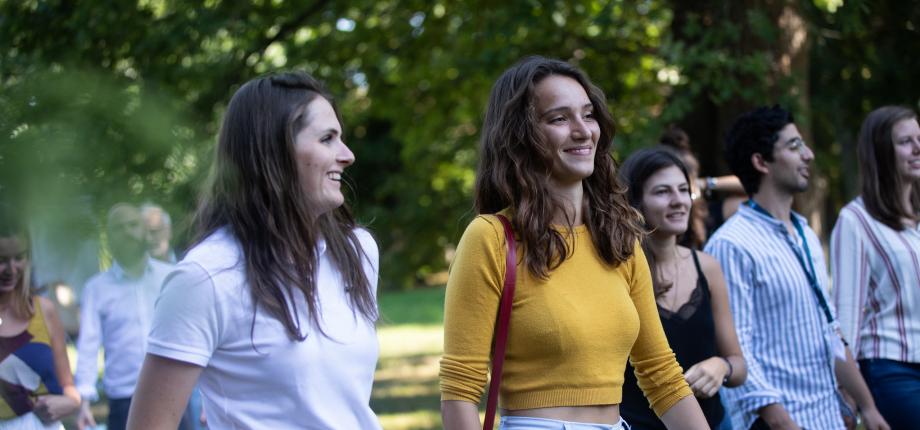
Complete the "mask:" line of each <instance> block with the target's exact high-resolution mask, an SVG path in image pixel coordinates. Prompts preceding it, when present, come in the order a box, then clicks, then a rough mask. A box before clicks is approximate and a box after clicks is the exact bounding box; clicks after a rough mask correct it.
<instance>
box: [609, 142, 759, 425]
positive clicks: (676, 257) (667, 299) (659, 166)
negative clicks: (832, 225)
mask: <svg viewBox="0 0 920 430" xmlns="http://www.w3.org/2000/svg"><path fill="white" fill-rule="evenodd" d="M620 178H621V179H622V180H623V181H624V182H625V183H626V186H627V188H628V191H627V196H628V197H629V203H630V205H632V206H633V207H635V208H636V209H638V210H639V211H640V212H641V213H642V217H643V219H644V220H645V226H646V228H647V229H648V230H649V234H648V236H646V237H645V240H644V241H643V243H642V249H643V251H644V252H645V256H646V259H647V260H648V262H649V267H650V269H651V273H652V286H653V289H654V292H655V300H656V302H657V304H658V314H659V316H660V318H661V323H662V326H663V327H664V332H665V335H666V336H667V337H668V344H669V345H671V348H672V349H673V350H674V353H675V354H676V355H677V362H678V363H679V364H680V365H681V366H682V367H683V368H684V369H687V370H686V371H685V372H684V378H685V379H686V380H687V383H688V384H690V388H692V389H693V393H694V394H695V395H696V398H697V401H698V402H699V403H700V407H701V408H702V409H703V414H705V415H706V421H708V422H709V426H710V427H711V428H713V429H716V428H719V425H720V424H721V422H722V419H723V416H724V410H723V408H722V402H721V400H720V398H719V388H720V387H722V386H723V385H725V386H729V387H734V386H738V385H740V384H742V383H743V382H744V380H745V377H746V375H747V367H746V366H745V363H744V357H742V355H741V347H740V346H739V345H738V337H737V335H736V334H735V325H734V323H733V322H732V315H731V311H730V310H729V307H728V293H727V291H726V289H725V278H724V277H723V276H722V269H721V268H720V267H719V263H718V262H717V261H716V260H715V259H714V258H712V257H711V256H709V255H707V254H705V253H702V252H698V251H696V250H694V249H692V248H687V247H684V246H680V245H678V238H679V237H680V236H682V235H684V234H685V233H687V225H688V220H689V219H690V212H691V209H690V208H691V204H692V203H691V197H690V190H691V186H690V181H691V180H692V176H690V174H689V172H688V170H687V168H686V167H684V165H683V162H682V161H681V159H680V158H679V155H677V153H675V152H674V151H673V150H671V149H669V148H665V147H657V148H648V149H641V150H639V151H636V152H635V153H633V154H632V155H630V156H629V158H627V159H626V161H625V162H624V163H623V165H622V167H621V168H620ZM625 377H626V382H625V383H624V384H623V403H621V404H620V412H621V414H622V415H623V417H625V418H626V420H627V421H628V422H629V423H631V425H632V426H633V427H634V428H637V429H664V428H665V427H664V424H662V422H661V421H660V420H659V419H658V417H656V416H655V414H654V412H653V411H652V410H651V409H649V407H648V402H647V401H646V400H645V397H644V396H643V395H642V391H641V390H640V389H639V385H638V383H637V381H636V377H635V376H634V374H633V368H632V366H627V369H626V376H625Z"/></svg>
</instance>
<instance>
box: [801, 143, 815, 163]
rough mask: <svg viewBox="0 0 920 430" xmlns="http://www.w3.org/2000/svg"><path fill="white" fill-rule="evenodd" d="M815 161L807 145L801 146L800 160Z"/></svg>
mask: <svg viewBox="0 0 920 430" xmlns="http://www.w3.org/2000/svg"><path fill="white" fill-rule="evenodd" d="M814 159H815V153H814V151H812V150H811V147H809V146H808V145H802V160H805V161H812V160H814Z"/></svg>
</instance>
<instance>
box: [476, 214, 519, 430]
mask: <svg viewBox="0 0 920 430" xmlns="http://www.w3.org/2000/svg"><path fill="white" fill-rule="evenodd" d="M496 216H497V217H498V220H499V221H501V222H502V225H503V226H504V227H505V242H507V243H508V253H507V255H506V257H505V285H504V287H503V288H502V298H501V302H500V303H499V305H498V318H497V319H496V322H495V348H494V350H493V352H492V381H491V382H490V383H489V399H488V401H487V402H486V416H485V420H484V421H483V422H482V428H483V430H492V427H493V425H494V423H495V407H496V405H497V404H498V387H499V386H501V383H502V365H504V364H505V344H506V343H507V340H508V323H509V322H510V321H511V302H512V301H513V300H514V284H515V282H516V279H515V278H516V270H515V269H516V266H517V255H516V252H515V244H514V231H513V230H512V229H511V222H510V221H508V218H505V217H504V216H502V215H496Z"/></svg>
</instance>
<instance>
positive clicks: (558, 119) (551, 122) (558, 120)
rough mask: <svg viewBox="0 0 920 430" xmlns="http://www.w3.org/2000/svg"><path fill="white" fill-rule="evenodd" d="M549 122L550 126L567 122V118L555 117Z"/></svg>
mask: <svg viewBox="0 0 920 430" xmlns="http://www.w3.org/2000/svg"><path fill="white" fill-rule="evenodd" d="M549 122H550V124H559V123H562V122H565V117H564V116H555V117H552V118H550V120H549Z"/></svg>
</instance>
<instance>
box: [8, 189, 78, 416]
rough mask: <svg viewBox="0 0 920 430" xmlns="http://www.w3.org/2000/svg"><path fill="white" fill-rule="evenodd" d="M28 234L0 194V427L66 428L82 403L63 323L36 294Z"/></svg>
mask: <svg viewBox="0 0 920 430" xmlns="http://www.w3.org/2000/svg"><path fill="white" fill-rule="evenodd" d="M29 265H30V262H29V234H28V229H27V228H26V225H25V222H24V221H23V218H22V217H20V216H19V215H18V214H17V213H16V210H15V209H13V208H12V207H11V206H9V205H7V204H5V203H3V202H2V200H0V385H2V387H3V396H2V398H0V429H4V430H5V429H11V430H12V429H15V430H56V429H61V430H62V429H63V428H64V427H63V426H62V425H61V423H60V420H61V418H63V417H66V416H68V415H70V414H72V413H73V412H75V411H76V410H77V409H78V408H79V407H80V393H78V392H77V389H76V387H74V383H73V375H72V374H71V372H70V364H68V362H67V349H66V347H65V340H64V336H65V334H64V326H63V324H61V320H60V317H59V316H58V313H57V310H56V309H55V307H54V304H53V303H52V302H51V301H50V300H48V299H46V298H44V297H38V296H34V295H33V294H32V288H31V285H30V280H29Z"/></svg>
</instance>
